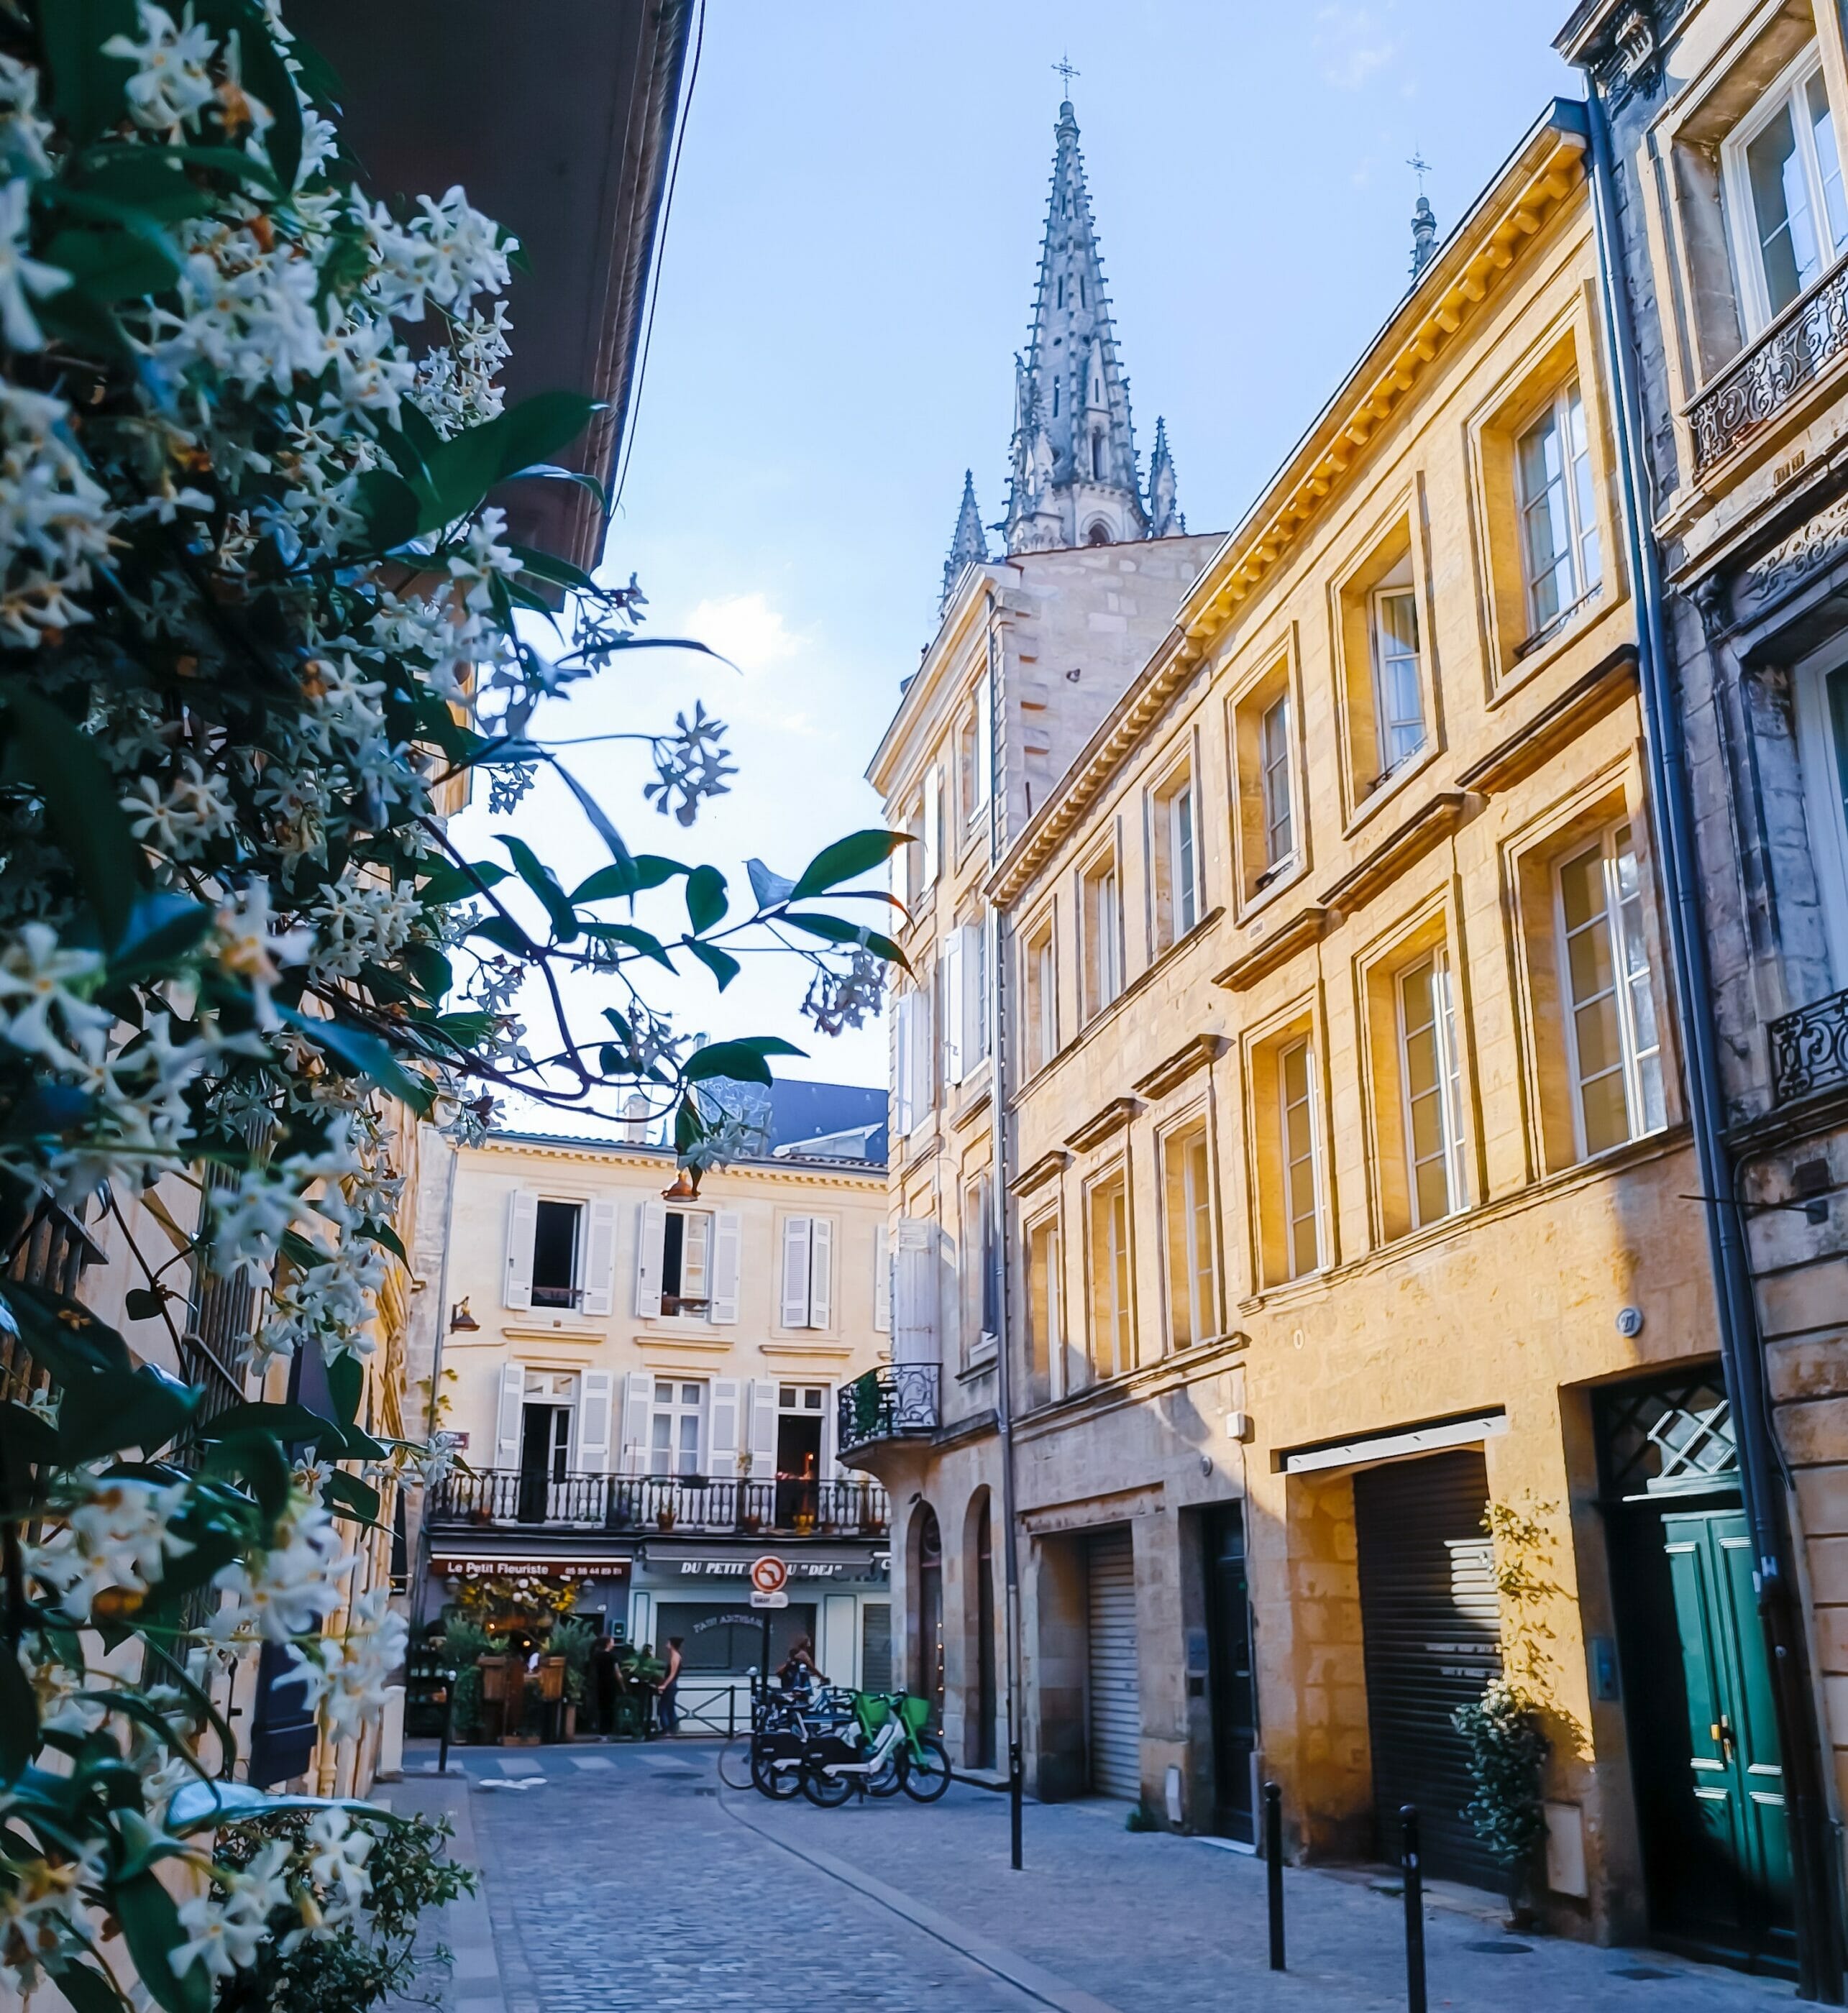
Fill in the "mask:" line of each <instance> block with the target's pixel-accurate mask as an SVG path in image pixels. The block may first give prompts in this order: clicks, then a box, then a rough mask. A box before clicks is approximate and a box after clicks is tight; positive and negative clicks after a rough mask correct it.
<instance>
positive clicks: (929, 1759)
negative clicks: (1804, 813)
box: [904, 1733, 950, 1804]
mask: <svg viewBox="0 0 1848 2013" xmlns="http://www.w3.org/2000/svg"><path fill="white" fill-rule="evenodd" d="M949 1786H950V1757H949V1756H948V1755H947V1754H945V1753H944V1743H942V1742H941V1741H940V1740H939V1739H937V1736H936V1735H935V1734H934V1733H921V1734H919V1736H918V1752H917V1753H916V1754H914V1755H912V1756H911V1757H910V1762H909V1765H908V1767H907V1768H906V1769H905V1772H904V1793H905V1794H906V1795H907V1796H908V1797H912V1798H914V1799H915V1800H916V1801H917V1802H919V1803H920V1804H934V1803H935V1802H936V1801H937V1798H938V1797H940V1796H942V1795H943V1793H944V1791H945V1790H947V1789H948V1788H949Z"/></svg>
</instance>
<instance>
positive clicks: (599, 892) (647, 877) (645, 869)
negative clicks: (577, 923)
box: [571, 853, 689, 902]
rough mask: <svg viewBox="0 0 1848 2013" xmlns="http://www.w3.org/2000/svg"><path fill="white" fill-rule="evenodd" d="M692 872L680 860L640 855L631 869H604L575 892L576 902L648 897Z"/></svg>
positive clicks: (655, 855)
mask: <svg viewBox="0 0 1848 2013" xmlns="http://www.w3.org/2000/svg"><path fill="white" fill-rule="evenodd" d="M687 871H689V870H688V869H687V868H686V867H682V865H681V863H680V862H679V860H664V859H663V858H662V857H661V855H660V854H659V853H637V854H636V856H635V857H634V858H633V859H632V860H630V861H629V863H628V865H627V866H621V865H618V866H614V867H599V868H598V869H597V870H596V872H595V873H594V874H592V875H591V877H590V878H589V880H587V881H579V882H578V885H577V886H576V887H575V888H574V889H572V890H571V899H572V901H573V902H608V901H614V900H618V899H621V898H623V897H625V896H630V895H640V894H645V893H646V892H647V890H648V889H650V888H659V887H661V886H662V885H664V883H665V882H667V881H672V879H673V878H674V876H675V874H685V873H686V872H687Z"/></svg>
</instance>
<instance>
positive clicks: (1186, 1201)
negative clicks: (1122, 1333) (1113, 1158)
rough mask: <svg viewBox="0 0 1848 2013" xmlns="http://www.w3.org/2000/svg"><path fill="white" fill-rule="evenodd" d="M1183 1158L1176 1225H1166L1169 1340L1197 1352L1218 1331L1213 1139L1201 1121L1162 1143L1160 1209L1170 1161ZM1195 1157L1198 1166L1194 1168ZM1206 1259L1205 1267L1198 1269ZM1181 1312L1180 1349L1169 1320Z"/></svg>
mask: <svg viewBox="0 0 1848 2013" xmlns="http://www.w3.org/2000/svg"><path fill="white" fill-rule="evenodd" d="M1176 1152H1178V1153H1180V1154H1181V1155H1182V1160H1181V1164H1180V1169H1179V1173H1180V1182H1179V1184H1178V1186H1179V1189H1180V1219H1181V1220H1180V1224H1179V1225H1178V1226H1177V1225H1175V1224H1174V1223H1173V1222H1172V1221H1170V1222H1168V1223H1165V1224H1164V1225H1163V1226H1162V1227H1163V1228H1164V1229H1165V1230H1166V1232H1167V1236H1166V1240H1165V1241H1166V1245H1167V1250H1166V1253H1165V1254H1164V1256H1165V1257H1166V1262H1167V1265H1168V1271H1169V1279H1168V1304H1169V1310H1170V1322H1169V1343H1170V1344H1172V1345H1173V1346H1177V1347H1178V1346H1184V1347H1187V1348H1189V1349H1197V1348H1198V1346H1200V1344H1201V1343H1203V1342H1206V1341H1209V1340H1210V1339H1211V1338H1212V1336H1213V1335H1216V1334H1217V1333H1218V1332H1219V1235H1218V1232H1219V1225H1218V1221H1217V1217H1216V1213H1215V1210H1214V1208H1213V1194H1212V1182H1213V1171H1212V1133H1211V1132H1210V1130H1209V1128H1208V1126H1207V1124H1206V1122H1205V1119H1204V1118H1199V1119H1196V1120H1194V1121H1191V1122H1186V1123H1184V1124H1180V1125H1177V1126H1176V1127H1174V1128H1173V1129H1172V1130H1171V1131H1169V1132H1167V1133H1166V1134H1165V1135H1163V1137H1162V1206H1163V1208H1164V1210H1166V1209H1167V1208H1168V1207H1169V1204H1170V1203H1172V1201H1173V1199H1174V1195H1175V1189H1176V1182H1174V1180H1173V1172H1172V1171H1171V1170H1170V1167H1169V1160H1170V1157H1171V1156H1172V1155H1173V1154H1174V1153H1176ZM1196 1156H1197V1157H1198V1166H1196V1165H1195V1160H1196ZM1176 1235H1178V1236H1179V1239H1180V1253H1181V1256H1182V1258H1183V1259H1184V1268H1183V1271H1184V1276H1183V1277H1182V1278H1179V1279H1176V1278H1175V1277H1174V1276H1173V1271H1174V1257H1175V1240H1176ZM1202 1254H1204V1260H1205V1262H1204V1264H1202ZM1180 1307H1185V1308H1186V1310H1187V1342H1186V1343H1185V1344H1181V1343H1180V1342H1179V1340H1178V1338H1177V1336H1176V1334H1175V1333H1174V1324H1173V1319H1172V1315H1173V1310H1176V1309H1178V1308H1180Z"/></svg>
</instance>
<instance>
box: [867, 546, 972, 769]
mask: <svg viewBox="0 0 1848 2013" xmlns="http://www.w3.org/2000/svg"><path fill="white" fill-rule="evenodd" d="M1006 567H1007V562H1006V560H983V561H981V562H980V563H976V561H974V560H971V561H970V563H969V564H968V565H967V566H965V567H964V568H963V570H962V578H961V579H960V580H959V581H958V582H957V584H956V591H955V592H954V594H953V595H951V597H950V600H949V603H948V606H946V607H945V609H944V615H943V620H941V621H940V623H939V624H937V634H936V635H935V636H933V638H931V641H930V646H929V649H926V651H925V653H924V655H923V656H922V659H920V660H919V664H918V668H917V670H915V672H914V673H913V674H912V675H911V680H910V681H909V683H908V684H907V685H906V686H905V688H904V690H903V691H902V692H901V693H900V694H899V698H898V710H897V712H895V713H894V714H893V716H892V722H891V724H890V726H889V727H888V728H886V731H885V732H884V734H883V735H881V736H880V738H879V746H878V748H877V749H875V750H874V753H873V757H872V761H871V762H870V763H868V765H867V770H866V780H867V781H868V782H869V783H870V784H872V787H873V788H875V789H876V790H877V791H878V792H879V795H880V796H882V797H889V796H891V794H892V792H893V790H894V788H895V787H896V785H897V778H896V775H895V773H894V772H895V771H896V770H897V767H898V764H899V762H900V759H901V756H903V754H904V748H905V744H906V742H907V741H908V738H909V737H910V734H911V728H912V726H913V725H914V724H915V722H916V720H918V718H919V715H920V714H921V713H922V710H923V709H924V706H925V702H926V698H927V697H929V696H934V695H935V693H936V692H937V688H938V687H939V686H940V685H941V683H942V681H943V674H944V667H945V666H946V665H947V664H949V663H952V662H953V661H954V659H955V658H956V656H958V653H960V652H961V650H962V646H963V645H964V643H965V641H966V640H967V638H968V635H969V630H970V628H971V627H972V625H973V624H975V623H976V621H977V620H978V619H979V618H980V615H981V613H982V611H983V606H984V605H985V604H986V602H987V599H988V592H989V589H990V588H993V587H996V586H998V585H1000V584H1001V581H1002V580H1003V579H1004V577H1005V572H1006Z"/></svg>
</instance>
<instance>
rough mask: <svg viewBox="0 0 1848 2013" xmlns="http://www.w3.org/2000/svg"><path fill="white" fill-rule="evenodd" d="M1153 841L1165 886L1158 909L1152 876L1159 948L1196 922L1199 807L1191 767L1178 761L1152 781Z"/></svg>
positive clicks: (1157, 887)
mask: <svg viewBox="0 0 1848 2013" xmlns="http://www.w3.org/2000/svg"><path fill="white" fill-rule="evenodd" d="M1151 812H1152V819H1153V823H1154V826H1155V847H1156V849H1158V851H1159V856H1160V863H1161V866H1162V874H1163V878H1165V880H1166V891H1167V909H1166V914H1163V913H1162V900H1161V889H1160V882H1159V881H1157V880H1156V878H1155V877H1154V876H1151V882H1152V883H1153V884H1154V885H1152V886H1151V893H1152V894H1153V896H1154V898H1155V949H1156V950H1157V951H1158V952H1160V951H1165V950H1168V949H1172V948H1173V946H1174V945H1176V944H1177V943H1179V942H1180V940H1181V939H1182V938H1183V937H1184V936H1185V935H1187V933H1188V932H1189V931H1191V930H1192V929H1193V928H1194V927H1195V925H1196V924H1198V922H1199V921H1200V914H1201V910H1202V902H1201V899H1200V812H1199V806H1198V803H1196V801H1195V799H1194V769H1193V764H1192V763H1191V761H1190V762H1186V763H1181V764H1180V766H1179V767H1177V768H1176V769H1173V770H1172V771H1169V774H1168V775H1167V776H1166V778H1164V779H1163V780H1162V782H1161V783H1160V784H1159V785H1157V786H1156V788H1155V793H1154V797H1153V799H1152V802H1151Z"/></svg>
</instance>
